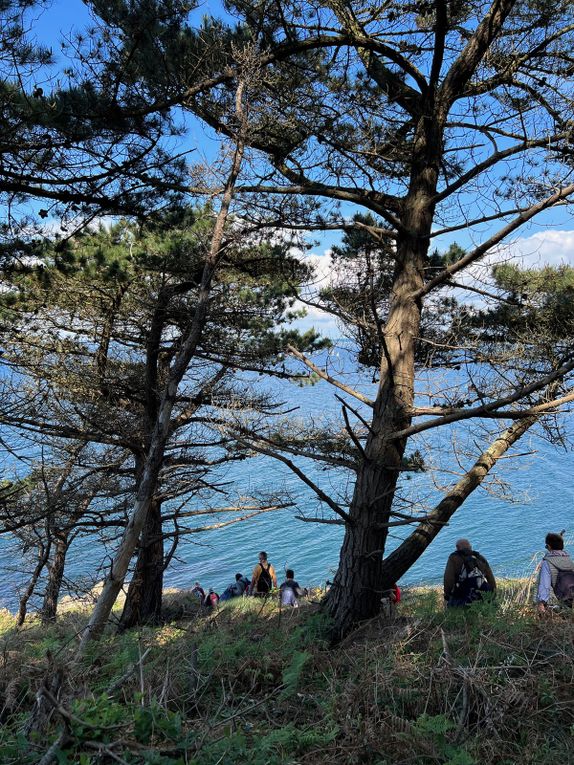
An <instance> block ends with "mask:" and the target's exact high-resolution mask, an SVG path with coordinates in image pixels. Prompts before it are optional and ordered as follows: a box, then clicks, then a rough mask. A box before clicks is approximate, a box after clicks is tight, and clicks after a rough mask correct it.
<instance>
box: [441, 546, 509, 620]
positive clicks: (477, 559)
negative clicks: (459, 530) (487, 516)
mask: <svg viewBox="0 0 574 765" xmlns="http://www.w3.org/2000/svg"><path fill="white" fill-rule="evenodd" d="M495 590H496V579H495V578H494V574H493V573H492V569H491V568H490V566H489V565H488V561H487V560H486V558H485V557H484V556H483V555H481V554H480V553H479V552H477V551H476V550H473V549H472V545H471V544H470V542H469V541H468V539H459V540H458V542H457V543H456V550H455V552H453V553H451V554H450V555H449V557H448V561H447V563H446V568H445V571H444V599H445V601H446V604H447V606H449V607H453V606H454V607H457V606H468V605H470V604H471V603H472V602H473V601H475V600H482V593H483V592H495Z"/></svg>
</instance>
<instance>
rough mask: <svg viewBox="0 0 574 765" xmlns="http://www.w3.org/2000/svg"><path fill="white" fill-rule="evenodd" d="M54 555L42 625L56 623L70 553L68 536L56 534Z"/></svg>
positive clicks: (50, 566) (43, 605)
mask: <svg viewBox="0 0 574 765" xmlns="http://www.w3.org/2000/svg"><path fill="white" fill-rule="evenodd" d="M54 539H55V545H54V555H53V557H52V560H51V562H50V565H49V567H48V582H47V584H46V591H45V593H44V600H43V603H42V609H41V611H40V615H41V618H42V624H49V623H50V622H54V621H56V614H57V610H58V598H59V597H60V589H61V587H62V580H63V578H64V568H65V565H66V554H67V552H68V535H67V534H64V533H57V534H54Z"/></svg>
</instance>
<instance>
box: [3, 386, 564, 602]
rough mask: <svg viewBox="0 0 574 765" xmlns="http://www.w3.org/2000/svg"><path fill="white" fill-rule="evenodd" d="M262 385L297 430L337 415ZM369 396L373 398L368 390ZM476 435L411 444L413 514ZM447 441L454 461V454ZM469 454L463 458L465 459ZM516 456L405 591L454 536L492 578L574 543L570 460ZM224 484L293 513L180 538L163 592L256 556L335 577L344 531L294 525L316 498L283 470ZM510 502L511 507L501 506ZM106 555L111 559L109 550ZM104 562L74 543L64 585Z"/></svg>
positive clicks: (344, 480) (304, 392)
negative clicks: (551, 542)
mask: <svg viewBox="0 0 574 765" xmlns="http://www.w3.org/2000/svg"><path fill="white" fill-rule="evenodd" d="M265 385H266V386H267V388H268V389H269V390H273V392H274V394H276V395H277V396H278V397H279V399H280V400H282V401H285V402H286V404H287V405H286V408H293V407H298V408H297V409H295V411H293V412H291V413H290V414H289V418H291V420H292V421H293V423H294V424H295V422H296V420H297V418H298V417H303V416H304V415H305V416H308V415H312V416H313V417H314V418H316V420H317V421H320V420H321V419H322V418H325V417H327V418H330V417H333V418H334V417H338V416H339V414H340V404H339V402H337V400H336V399H335V398H334V395H333V389H332V388H330V387H329V386H328V385H327V384H326V383H322V382H321V383H318V384H317V385H315V386H312V387H304V388H300V387H297V386H294V385H293V384H291V383H287V382H274V383H269V382H267V383H265ZM369 387H370V383H366V384H365V386H364V390H368V389H369ZM369 393H370V394H371V395H373V391H372V390H371V391H369ZM478 428H479V426H478V425H476V424H474V423H471V424H470V425H465V427H464V428H459V429H458V430H456V431H454V434H453V433H449V434H445V432H444V430H443V429H440V431H430V436H426V437H425V438H422V439H420V440H419V441H418V442H417V444H415V445H413V446H411V447H409V450H410V451H412V449H413V448H415V446H416V447H418V448H420V449H421V451H423V452H426V453H428V454H430V455H431V460H432V463H433V466H434V467H436V468H437V472H436V474H432V475H431V473H424V474H414V475H413V476H412V477H411V479H410V480H406V481H404V483H403V486H402V488H401V494H402V495H403V496H405V498H406V499H409V500H412V501H413V502H415V503H416V506H417V507H422V506H423V505H424V504H425V503H426V505H427V506H433V505H434V504H436V502H437V501H438V500H440V497H441V491H440V486H439V487H437V486H435V484H434V483H433V475H434V478H435V479H436V480H438V482H439V483H440V484H442V485H449V484H452V483H454V482H455V481H456V480H457V473H460V471H461V469H462V468H463V467H465V468H468V467H470V465H472V463H473V461H474V459H473V457H475V456H476V455H477V453H478V452H477V449H476V447H475V446H474V442H475V441H476V442H478V440H479V438H481V437H482V431H479V430H478ZM453 435H454V438H455V440H456V445H457V452H458V455H459V457H458V462H459V463H460V464H458V463H457V460H455V459H453V457H452V451H451V439H452V438H453ZM467 447H468V449H469V454H468V455H467V454H465V453H464V451H465V449H466V448H467ZM472 452H473V453H472ZM514 455H521V456H513V457H509V458H505V459H504V460H502V461H501V462H500V463H499V466H498V467H497V469H496V477H497V480H499V481H501V482H502V483H501V484H495V485H491V486H490V488H491V490H493V491H494V493H488V492H486V491H485V490H484V489H482V488H481V489H479V490H477V491H476V492H475V493H474V494H473V495H472V496H471V497H470V499H469V500H468V501H467V502H466V503H465V505H464V506H463V507H462V508H461V509H460V510H459V511H458V512H457V514H456V515H455V516H454V518H453V519H452V521H451V523H450V525H449V526H448V527H446V528H445V529H444V530H443V531H442V532H441V534H440V535H439V536H438V537H437V539H436V540H435V541H434V542H433V544H432V545H431V546H430V547H429V548H428V550H427V551H426V552H425V554H424V555H423V556H422V558H421V559H420V560H419V561H418V562H417V564H416V565H415V566H414V567H413V568H412V569H411V570H410V571H409V572H408V574H407V575H405V577H404V579H403V582H402V583H403V584H408V583H422V582H424V583H433V582H437V581H439V580H440V579H441V577H442V573H443V569H444V563H445V560H446V557H447V555H448V554H449V553H450V552H451V551H452V549H454V542H455V541H456V539H457V538H459V537H461V536H465V537H469V538H470V540H471V541H472V543H473V545H474V547H475V549H478V550H480V551H481V552H482V553H483V554H484V555H486V557H487V558H488V559H489V561H490V562H491V565H492V567H493V569H494V571H495V574H497V575H498V576H519V575H526V574H528V573H529V571H531V570H532V567H533V558H534V556H536V555H539V554H540V553H541V551H542V549H543V539H544V535H545V534H546V532H547V531H550V530H553V531H560V530H561V529H563V528H565V529H566V530H567V535H568V534H569V535H570V536H573V531H574V528H573V525H572V506H573V502H574V485H573V481H572V477H571V475H572V453H571V452H570V451H568V450H565V449H563V448H558V447H556V446H552V445H551V444H549V443H548V442H547V441H546V440H544V438H543V437H542V436H541V435H540V433H538V432H537V433H533V434H532V435H529V436H526V437H524V438H523V440H522V441H521V442H519V443H518V444H517V445H516V448H515V449H514ZM294 459H296V458H294ZM298 464H300V465H301V466H303V467H305V469H307V470H308V472H309V475H310V476H311V477H312V479H313V480H314V481H315V482H316V483H317V484H320V485H321V486H322V488H323V489H325V490H326V491H327V492H328V493H331V494H332V496H334V497H335V498H336V499H337V500H338V501H340V502H342V501H343V498H344V495H345V492H346V491H348V490H349V489H350V487H351V483H350V479H349V477H348V476H346V475H342V474H332V473H329V472H325V471H322V470H320V469H317V467H316V466H312V465H310V464H309V463H308V462H307V463H306V462H305V461H299V462H298ZM225 480H226V481H228V482H233V484H234V486H236V487H237V492H238V494H242V495H243V496H248V495H249V494H251V493H255V492H256V491H258V490H261V491H266V492H275V491H281V490H287V491H288V492H289V494H290V496H291V499H292V500H293V501H295V502H296V507H295V508H293V509H289V510H282V511H278V512H272V513H267V514H265V515H262V516H260V517H258V518H254V519H251V520H249V521H247V522H244V523H240V524H237V525H232V526H229V527H227V528H223V529H218V530H214V531H209V532H204V533H202V534H193V535H189V536H187V537H186V538H185V540H184V541H183V542H182V543H181V545H180V546H179V548H178V551H177V559H176V560H174V561H173V562H172V565H171V566H170V568H169V570H168V571H167V572H166V577H165V585H166V587H178V588H184V587H189V586H192V585H193V582H194V581H195V580H199V581H200V582H201V583H202V585H203V586H204V587H214V588H215V589H216V590H218V591H222V590H223V589H224V588H225V586H226V585H227V584H229V583H230V582H231V581H232V580H233V576H234V574H235V573H236V572H239V571H240V572H242V573H244V574H247V575H249V574H250V572H251V569H252V567H253V566H254V565H255V563H256V562H257V554H258V552H259V550H262V549H264V550H266V551H267V552H268V554H269V560H270V561H271V562H272V563H273V564H274V565H275V567H276V569H277V572H278V575H279V576H281V574H282V571H283V568H284V567H287V566H288V567H289V568H293V569H294V570H295V573H296V577H297V579H298V580H299V581H300V582H301V583H302V584H313V585H318V584H321V583H324V582H325V580H326V579H330V578H332V576H333V574H334V571H335V569H336V566H337V562H338V555H339V548H340V544H341V540H342V536H343V530H342V528H341V527H340V526H332V525H324V524H314V523H302V522H300V521H297V520H295V519H294V515H295V514H306V515H316V514H317V508H318V503H317V501H316V499H315V497H314V495H313V493H312V492H311V491H310V490H309V489H308V488H307V487H305V486H304V485H303V484H302V483H301V482H300V480H299V479H298V478H297V477H296V476H294V475H293V474H292V473H291V472H290V471H289V470H288V468H286V467H285V466H284V465H282V464H281V463H279V462H276V461H274V460H272V459H269V458H257V459H253V460H245V461H243V462H240V463H237V464H236V465H234V467H233V469H232V470H230V471H228V472H227V473H226V474H225ZM490 483H491V484H492V482H490ZM502 495H504V496H502ZM508 497H510V498H511V499H512V501H508ZM222 504H225V503H222ZM326 515H327V514H326ZM200 520H204V518H202V519H200ZM220 520H223V518H221V519H220ZM208 522H209V521H208ZM191 525H198V524H191ZM407 533H408V528H404V527H403V528H400V527H399V530H398V531H397V530H394V531H393V535H392V536H391V538H390V542H389V547H388V549H389V550H391V549H393V547H395V546H396V545H397V544H398V543H399V541H400V537H401V536H404V535H406V534H407ZM107 552H108V554H110V553H113V544H112V545H110V547H109V549H108V551H107ZM0 556H1V562H0V569H1V574H0V606H3V607H8V608H11V609H14V608H15V606H16V604H17V594H18V590H19V589H20V587H21V586H22V584H23V583H24V582H25V581H26V576H25V573H24V571H23V568H25V567H24V565H23V564H22V561H21V560H20V559H19V557H18V555H17V554H16V552H15V551H14V549H13V545H12V543H11V542H10V540H8V539H6V538H0ZM104 557H105V551H104V550H103V549H102V548H101V547H100V546H99V545H98V544H94V542H93V540H87V539H85V538H84V539H83V540H78V542H77V543H76V544H75V545H74V546H73V547H72V550H71V552H70V559H69V567H68V570H67V576H68V578H69V579H71V580H75V579H78V578H81V577H85V578H86V580H89V579H90V578H92V577H94V576H95V575H96V572H97V570H98V567H99V566H100V565H101V564H102V560H104ZM107 561H108V562H109V557H108V559H107ZM29 565H30V564H29V563H28V564H27V566H28V567H29ZM100 576H101V574H100Z"/></svg>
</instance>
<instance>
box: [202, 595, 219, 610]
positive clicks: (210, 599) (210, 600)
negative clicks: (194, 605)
mask: <svg viewBox="0 0 574 765" xmlns="http://www.w3.org/2000/svg"><path fill="white" fill-rule="evenodd" d="M218 604H219V595H218V594H217V593H216V592H208V593H207V595H206V596H205V600H204V601H203V605H204V606H206V607H207V608H216V607H217V605H218Z"/></svg>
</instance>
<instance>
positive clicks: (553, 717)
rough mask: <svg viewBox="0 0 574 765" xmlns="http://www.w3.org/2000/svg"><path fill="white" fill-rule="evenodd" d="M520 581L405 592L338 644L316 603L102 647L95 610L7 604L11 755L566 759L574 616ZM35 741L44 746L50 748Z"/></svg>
mask: <svg viewBox="0 0 574 765" xmlns="http://www.w3.org/2000/svg"><path fill="white" fill-rule="evenodd" d="M524 600H525V593H524V592H523V590H522V589H521V587H520V584H519V583H514V584H510V585H507V587H506V588H505V590H504V592H503V593H502V595H501V596H500V597H499V599H498V602H497V603H483V604H478V605H476V606H473V607H472V608H471V609H468V610H467V611H464V612H461V611H456V612H452V611H451V612H448V613H447V612H444V611H443V610H442V609H441V604H440V601H439V593H438V592H437V591H436V590H434V589H420V588H419V589H416V590H412V591H410V592H407V593H406V595H405V597H404V601H403V603H401V605H400V607H399V611H398V613H397V614H396V615H395V617H394V619H378V620H375V621H372V622H370V623H368V624H365V625H363V626H362V627H361V628H360V629H359V630H357V631H356V632H355V633H354V634H353V635H350V636H349V637H348V638H347V639H346V640H345V641H344V643H343V644H341V645H340V646H338V647H337V648H335V649H331V648H329V647H328V645H327V644H326V642H325V641H324V636H325V635H326V627H327V626H328V625H326V623H325V622H324V620H323V618H322V616H321V615H320V614H319V613H318V608H317V606H316V605H315V604H307V605H305V606H304V607H302V608H300V609H299V610H290V611H285V610H283V611H280V610H279V608H278V606H277V602H276V600H275V599H273V600H271V599H270V600H269V601H260V600H256V599H246V600H237V601H231V602H229V603H228V604H226V605H225V607H222V608H221V609H220V610H219V611H217V612H215V613H212V614H209V615H205V614H202V613H200V612H199V611H198V610H197V606H196V603H195V602H194V601H193V600H192V599H190V598H189V597H187V596H185V595H183V596H181V599H179V600H178V597H177V596H173V595H172V596H171V598H170V604H169V612H170V613H171V615H172V616H173V617H176V621H173V622H171V623H170V624H167V625H165V626H163V627H158V628H146V629H143V630H141V631H133V632H131V633H129V634H124V635H122V636H112V635H110V636H107V637H106V638H104V639H103V640H102V641H100V642H99V643H98V644H97V645H95V646H93V647H92V649H91V653H90V655H89V656H87V657H86V659H85V660H84V661H83V663H82V665H81V666H77V667H74V666H73V665H72V663H71V657H72V656H73V652H74V647H75V644H76V637H75V635H76V634H77V632H78V630H79V629H80V628H81V625H82V624H83V622H84V619H85V615H84V614H82V613H81V612H80V611H73V610H69V611H67V612H66V613H65V614H63V616H62V617H61V620H60V621H59V622H58V624H56V625H54V626H53V627H52V628H50V629H45V628H40V627H39V626H38V625H35V624H34V623H31V624H30V625H29V626H27V627H25V628H24V629H20V630H15V629H14V628H13V620H12V619H11V618H9V615H7V614H6V615H5V616H4V617H2V619H0V710H1V718H0V721H1V722H2V723H3V725H2V726H1V727H0V752H1V754H0V761H1V762H2V763H37V762H41V763H42V765H46V763H48V762H50V761H51V762H58V763H66V762H69V763H81V764H82V765H87V763H118V762H119V763H156V764H159V763H161V764H162V765H167V764H168V763H182V764H183V763H194V764H197V765H216V764H217V765H239V764H243V763H246V764H247V765H275V764H279V763H292V764H293V765H295V764H296V763H308V764H309V765H311V764H313V763H333V764H335V765H346V764H347V763H349V765H350V764H351V763H353V765H354V764H355V763H375V764H376V763H378V764H379V765H383V764H384V763H387V764H389V765H390V763H405V765H406V763H442V764H444V765H447V764H448V765H471V764H472V763H476V764H477V765H479V764H482V763H497V764H501V765H505V764H506V765H510V764H511V763H520V765H530V764H531V765H535V764H536V765H545V764H546V763H548V765H557V764H562V763H569V762H571V761H572V759H571V758H572V756H573V755H572V751H573V743H574V736H573V732H574V700H573V698H572V688H573V685H572V683H573V680H574V620H573V618H572V613H570V612H568V613H566V614H555V615H553V616H552V617H551V618H548V619H544V620H540V619H539V618H537V617H536V616H535V614H534V613H533V610H532V608H531V607H530V606H528V605H525V604H524ZM42 758H43V759H42Z"/></svg>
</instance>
